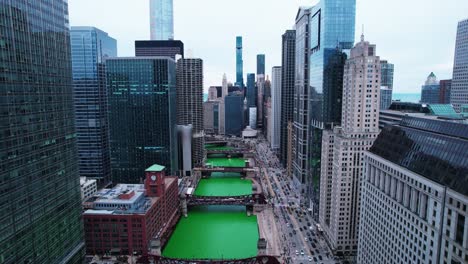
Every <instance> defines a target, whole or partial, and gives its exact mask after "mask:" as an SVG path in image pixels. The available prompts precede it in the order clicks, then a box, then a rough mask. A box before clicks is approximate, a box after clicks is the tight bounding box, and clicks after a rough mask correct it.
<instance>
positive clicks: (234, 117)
mask: <svg viewBox="0 0 468 264" xmlns="http://www.w3.org/2000/svg"><path fill="white" fill-rule="evenodd" d="M243 101H244V99H243V96H242V95H241V94H235V93H232V94H229V95H228V96H226V97H224V104H225V108H226V110H225V122H226V135H230V136H237V137H239V136H241V134H242V129H243V128H244V116H243V115H242V112H243V106H244V102H243Z"/></svg>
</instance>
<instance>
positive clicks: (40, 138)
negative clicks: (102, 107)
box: [0, 0, 84, 264]
mask: <svg viewBox="0 0 468 264" xmlns="http://www.w3.org/2000/svg"><path fill="white" fill-rule="evenodd" d="M0 28H1V29H0V31H1V32H2V33H1V36H0V39H1V40H0V54H1V56H0V65H1V68H2V70H1V77H0V87H1V88H0V98H1V99H0V124H1V126H0V135H1V136H0V182H1V184H0V188H1V191H0V192H1V195H0V206H1V215H0V223H1V224H0V232H1V235H0V262H1V263H5V264H10V263H11V264H13V263H38V264H50V263H82V258H83V256H84V242H83V229H82V222H81V197H80V196H81V194H80V193H81V191H80V178H79V175H78V164H77V152H76V136H75V124H74V113H73V87H72V83H71V80H72V71H71V57H70V33H69V21H68V5H67V1H63V0H50V1H46V2H44V1H27V0H2V1H0Z"/></svg>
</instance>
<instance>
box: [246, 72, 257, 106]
mask: <svg viewBox="0 0 468 264" xmlns="http://www.w3.org/2000/svg"><path fill="white" fill-rule="evenodd" d="M255 90H256V89H255V73H249V74H247V106H248V107H256V106H257V104H256V102H257V101H256V97H255V95H256V92H255Z"/></svg>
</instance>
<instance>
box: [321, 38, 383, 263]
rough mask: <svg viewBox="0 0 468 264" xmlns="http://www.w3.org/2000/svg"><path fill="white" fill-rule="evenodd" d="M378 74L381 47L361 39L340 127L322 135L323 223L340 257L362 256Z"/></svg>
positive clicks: (349, 68) (348, 74) (349, 67)
mask: <svg viewBox="0 0 468 264" xmlns="http://www.w3.org/2000/svg"><path fill="white" fill-rule="evenodd" d="M379 73H380V58H379V57H378V56H377V55H376V46H375V45H372V44H370V43H369V42H367V41H364V36H361V41H360V42H359V43H357V44H356V45H355V47H354V48H352V49H351V55H350V58H349V59H348V60H347V61H346V65H345V70H344V77H343V110H342V111H343V114H342V121H341V126H337V127H334V128H333V130H324V132H323V136H322V158H321V160H322V164H321V166H322V167H321V172H322V175H321V179H320V184H321V186H320V207H319V208H320V212H319V221H320V224H321V226H322V228H323V230H324V234H325V237H326V239H327V242H328V243H329V245H330V247H331V249H332V251H333V253H334V254H337V255H355V254H356V253H357V239H358V232H359V230H358V228H357V227H358V222H359V201H360V200H359V195H360V175H361V171H362V162H363V157H364V152H365V151H367V150H368V149H369V148H370V147H371V146H372V144H373V142H374V140H375V139H376V137H377V135H378V133H379V127H378V122H379V108H380V98H379V94H380V75H379Z"/></svg>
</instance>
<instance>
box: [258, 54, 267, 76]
mask: <svg viewBox="0 0 468 264" xmlns="http://www.w3.org/2000/svg"><path fill="white" fill-rule="evenodd" d="M259 74H263V75H265V54H257V75H259Z"/></svg>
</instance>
